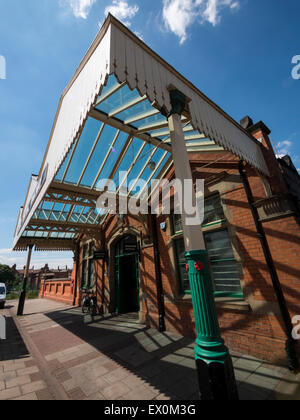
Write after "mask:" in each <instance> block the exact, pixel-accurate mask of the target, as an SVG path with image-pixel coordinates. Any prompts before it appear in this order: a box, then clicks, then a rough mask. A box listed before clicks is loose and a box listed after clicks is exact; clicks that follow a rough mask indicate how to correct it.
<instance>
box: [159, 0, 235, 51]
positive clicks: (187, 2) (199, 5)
mask: <svg viewBox="0 0 300 420" xmlns="http://www.w3.org/2000/svg"><path fill="white" fill-rule="evenodd" d="M224 7H229V8H230V9H231V10H234V9H237V8H238V7H239V2H238V1H234V0H163V20H164V23H165V26H166V28H167V29H168V30H170V31H171V32H174V33H175V34H176V35H177V36H178V37H179V38H180V44H183V43H184V41H186V39H187V37H188V33H187V30H188V28H189V27H190V26H191V25H192V24H193V23H195V22H196V21H199V23H201V24H202V23H204V22H209V23H211V24H212V25H213V26H216V25H217V24H218V23H219V22H220V20H221V14H220V12H221V10H222V9H223V8H224Z"/></svg>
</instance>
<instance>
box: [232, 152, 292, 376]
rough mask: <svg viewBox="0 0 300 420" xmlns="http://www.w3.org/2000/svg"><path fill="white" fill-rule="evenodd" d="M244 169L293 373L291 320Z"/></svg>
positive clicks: (240, 170)
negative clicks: (282, 323)
mask: <svg viewBox="0 0 300 420" xmlns="http://www.w3.org/2000/svg"><path fill="white" fill-rule="evenodd" d="M244 169H245V167H244V162H243V161H242V160H241V161H240V162H239V172H240V176H241V178H242V181H243V184H244V188H245V191H246V195H247V199H248V202H249V206H250V209H251V213H252V216H253V219H254V222H255V226H256V231H257V236H258V239H259V240H260V243H261V246H262V249H263V253H264V256H265V260H266V263H267V266H268V268H269V273H270V276H271V279H272V283H273V288H274V291H275V294H276V296H277V301H278V305H279V308H280V312H281V316H282V319H283V322H284V327H285V333H286V336H287V340H286V346H285V347H286V353H287V359H288V367H289V369H290V371H295V370H297V369H298V368H299V361H298V358H297V352H296V348H295V346H296V341H295V340H294V339H293V336H292V332H293V324H292V320H291V316H290V313H289V310H288V307H287V303H286V300H285V297H284V294H283V291H282V287H281V284H280V281H279V278H278V274H277V271H276V268H275V264H274V260H273V257H272V254H271V251H270V247H269V244H268V241H267V237H266V234H265V231H264V228H263V224H262V222H261V221H260V220H259V215H258V211H257V208H256V207H255V205H254V199H253V195H252V191H251V187H250V184H249V180H248V177H247V174H246V172H245V170H244Z"/></svg>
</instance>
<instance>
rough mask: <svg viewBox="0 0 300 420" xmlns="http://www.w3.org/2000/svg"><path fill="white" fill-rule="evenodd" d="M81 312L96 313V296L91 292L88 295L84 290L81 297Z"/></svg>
mask: <svg viewBox="0 0 300 420" xmlns="http://www.w3.org/2000/svg"><path fill="white" fill-rule="evenodd" d="M81 309H82V313H83V314H91V315H96V314H97V298H96V296H95V295H94V294H93V295H92V296H90V293H89V292H86V293H85V295H84V298H83V302H82V308H81Z"/></svg>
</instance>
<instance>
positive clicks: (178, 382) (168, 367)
mask: <svg viewBox="0 0 300 420" xmlns="http://www.w3.org/2000/svg"><path fill="white" fill-rule="evenodd" d="M45 315H46V316H47V317H49V318H50V319H51V320H52V321H55V322H56V323H57V324H59V325H61V326H62V327H63V328H65V329H66V330H68V331H69V332H71V333H72V334H74V335H76V336H77V337H79V338H80V339H81V340H83V341H85V342H86V343H88V344H90V345H91V346H93V347H94V348H95V349H96V350H98V351H100V352H102V353H103V354H104V355H106V356H107V357H109V358H110V359H111V360H113V361H115V362H117V363H118V364H119V365H121V366H123V367H124V368H126V369H128V370H129V371H130V372H131V373H132V374H134V375H136V376H137V377H139V378H141V379H143V380H144V381H146V382H147V383H148V384H149V385H151V386H153V387H155V388H156V389H157V390H159V391H160V393H161V394H165V395H166V396H168V397H170V398H171V399H174V400H196V399H199V394H198V384H197V376H196V370H195V361H194V351H193V348H194V342H193V340H191V339H189V338H184V337H182V336H179V335H177V334H175V333H170V332H166V333H159V332H158V331H156V330H154V329H150V328H147V327H145V326H144V325H141V324H140V323H139V322H138V320H137V316H134V315H121V316H118V317H114V316H106V317H95V318H94V319H92V318H91V316H90V315H83V314H82V313H81V311H80V309H78V308H70V309H66V310H62V311H61V310H59V311H54V312H50V313H47V314H45ZM233 362H234V364H235V365H236V372H238V374H239V375H238V378H237V380H238V386H239V390H240V396H241V399H243V400H247V399H248V400H266V399H273V395H274V393H273V391H274V389H275V387H276V385H277V384H278V381H279V380H280V377H282V376H283V374H281V373H279V371H278V372H276V371H272V369H271V368H270V369H268V366H265V365H264V366H265V367H264V370H263V369H262V366H261V365H262V362H259V361H255V360H253V358H251V357H249V358H248V357H247V356H246V357H241V356H233ZM259 369H260V370H259ZM254 374H256V375H254ZM249 378H250V379H251V378H252V380H250V381H249Z"/></svg>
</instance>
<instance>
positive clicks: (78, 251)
mask: <svg viewBox="0 0 300 420" xmlns="http://www.w3.org/2000/svg"><path fill="white" fill-rule="evenodd" d="M79 255H80V243H79V242H77V244H76V250H75V264H76V270H75V284H74V287H75V290H74V300H73V306H75V305H76V299H77V285H78V273H79Z"/></svg>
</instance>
